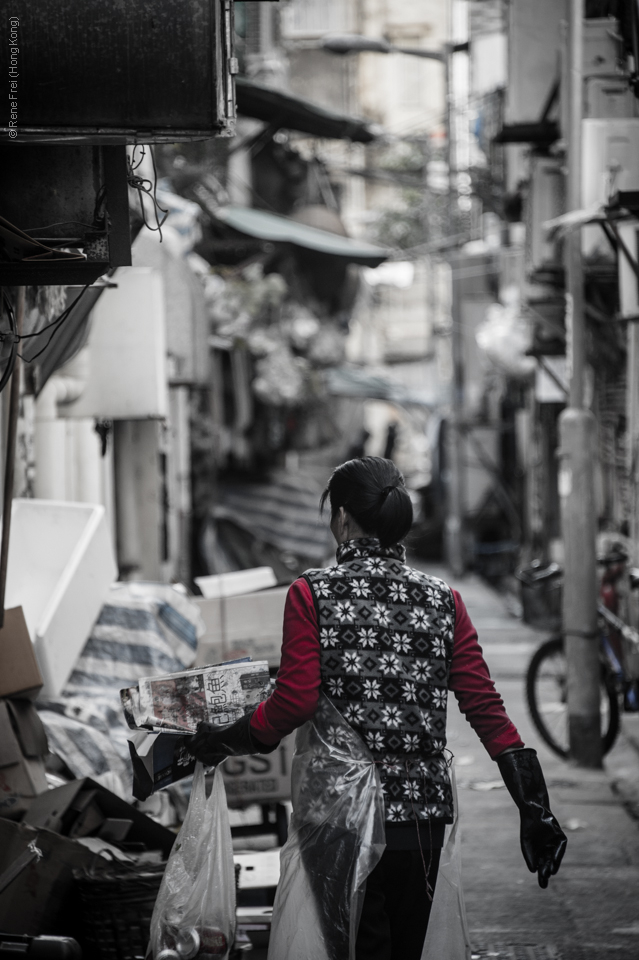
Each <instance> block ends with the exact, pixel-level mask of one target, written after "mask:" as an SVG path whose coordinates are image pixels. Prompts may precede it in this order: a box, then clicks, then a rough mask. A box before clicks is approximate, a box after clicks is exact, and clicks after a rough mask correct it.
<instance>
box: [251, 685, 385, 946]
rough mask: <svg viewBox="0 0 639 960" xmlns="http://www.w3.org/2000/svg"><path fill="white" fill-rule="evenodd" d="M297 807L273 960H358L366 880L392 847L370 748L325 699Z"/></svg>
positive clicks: (299, 775)
mask: <svg viewBox="0 0 639 960" xmlns="http://www.w3.org/2000/svg"><path fill="white" fill-rule="evenodd" d="M292 800H293V816H292V818H291V823H290V827H289V838H288V841H287V843H286V845H285V846H284V847H283V849H282V853H281V874H280V882H279V885H278V888H277V894H276V897H275V904H274V906H273V925H272V929H271V939H270V943H269V951H268V957H269V960H346V958H349V960H354V957H355V939H356V934H357V927H358V924H359V918H360V915H361V910H362V903H363V898H364V891H365V884H366V878H367V877H368V875H369V874H370V873H371V871H372V870H373V868H374V867H375V866H376V864H377V863H378V862H379V859H380V857H381V855H382V853H383V851H384V847H385V836H384V805H383V799H382V790H381V784H380V780H379V774H378V772H377V768H376V767H375V764H374V762H373V759H372V757H371V755H370V753H369V751H368V749H367V747H366V746H365V744H364V743H363V741H362V740H361V739H360V737H359V736H358V735H357V734H356V733H355V731H354V730H353V728H352V727H351V726H350V725H349V724H348V723H347V722H346V721H345V720H344V718H343V717H342V716H341V714H340V713H339V711H338V710H337V709H336V708H335V707H334V706H333V704H332V703H331V702H330V701H329V700H328V699H327V698H326V697H325V696H323V695H322V696H321V697H320V702H319V706H318V708H317V711H316V714H315V716H314V717H313V719H312V720H309V721H308V722H307V723H305V724H304V726H303V727H301V728H300V729H299V730H298V732H297V740H296V744H295V756H294V758H293V768H292Z"/></svg>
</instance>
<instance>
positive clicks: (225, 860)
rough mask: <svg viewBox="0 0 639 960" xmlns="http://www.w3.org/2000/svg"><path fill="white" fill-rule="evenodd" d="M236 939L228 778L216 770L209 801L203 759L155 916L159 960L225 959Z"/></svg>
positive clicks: (153, 926) (154, 935)
mask: <svg viewBox="0 0 639 960" xmlns="http://www.w3.org/2000/svg"><path fill="white" fill-rule="evenodd" d="M234 938H235V867H234V865H233V845H232V841H231V828H230V826H229V817H228V809H227V806H226V793H225V791H224V780H223V777H222V770H221V768H220V767H218V768H217V770H216V771H215V776H214V778H213V788H212V790H211V796H210V797H209V798H208V800H207V799H206V788H205V783H204V768H203V767H202V764H201V763H198V764H197V766H196V768H195V775H194V777H193V789H192V791H191V799H190V801H189V807H188V810H187V812H186V817H185V818H184V823H183V824H182V829H181V830H180V833H179V835H178V838H177V840H176V842H175V846H174V847H173V850H172V852H171V856H170V857H169V862H168V863H167V866H166V870H165V872H164V877H163V879H162V885H161V887H160V892H159V893H158V898H157V900H156V902H155V908H154V910H153V918H152V920H151V943H150V950H149V951H148V954H150V956H151V957H153V958H154V960H196V958H198V957H201V958H204V957H206V958H207V960H208V958H209V957H219V960H226V958H228V956H229V952H230V949H231V947H232V946H233V940H234Z"/></svg>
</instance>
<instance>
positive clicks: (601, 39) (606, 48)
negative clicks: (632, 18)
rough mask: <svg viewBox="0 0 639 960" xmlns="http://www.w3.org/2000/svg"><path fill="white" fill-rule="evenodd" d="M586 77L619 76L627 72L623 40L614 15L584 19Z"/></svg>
mask: <svg viewBox="0 0 639 960" xmlns="http://www.w3.org/2000/svg"><path fill="white" fill-rule="evenodd" d="M583 51H584V62H583V75H584V77H602V76H603V77H605V76H608V77H610V76H614V75H615V74H616V75H617V76H619V75H620V74H623V73H625V62H624V60H625V58H624V55H623V40H622V39H621V28H620V26H619V21H618V20H615V19H614V17H596V18H593V19H587V20H584V46H583Z"/></svg>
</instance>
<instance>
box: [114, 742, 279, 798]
mask: <svg viewBox="0 0 639 960" xmlns="http://www.w3.org/2000/svg"><path fill="white" fill-rule="evenodd" d="M294 749H295V735H294V734H291V735H290V736H289V737H286V738H285V739H284V740H283V741H282V742H281V744H280V745H279V747H278V749H277V750H276V751H275V752H274V753H269V754H255V755H254V756H251V757H227V759H226V760H225V761H224V763H223V765H222V773H223V775H224V785H225V787H226V799H227V801H228V804H229V806H230V807H244V806H247V805H248V804H250V803H276V802H279V801H281V800H290V798H291V763H292V760H293V751H294ZM129 750H130V752H131V763H132V764H133V796H134V797H135V798H136V799H137V800H146V799H147V797H150V796H151V794H152V793H155V792H156V790H161V789H162V787H168V786H169V784H171V783H177V781H178V780H182V779H183V778H184V777H189V776H190V775H191V774H192V773H193V772H194V770H195V759H194V757H192V756H191V754H190V753H189V752H188V751H187V749H186V747H185V745H184V737H176V736H175V735H174V734H171V733H155V734H144V733H138V734H136V735H135V736H134V737H132V739H131V740H129Z"/></svg>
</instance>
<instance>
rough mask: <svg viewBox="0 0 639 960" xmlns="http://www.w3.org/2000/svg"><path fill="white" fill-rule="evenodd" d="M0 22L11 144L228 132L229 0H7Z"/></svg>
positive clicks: (231, 108) (0, 127)
mask: <svg viewBox="0 0 639 960" xmlns="http://www.w3.org/2000/svg"><path fill="white" fill-rule="evenodd" d="M3 23H4V34H3V42H2V46H1V49H0V67H1V69H2V76H3V78H4V81H3V82H4V83H5V84H6V83H9V88H7V87H6V86H5V88H4V89H5V90H7V89H9V92H10V93H12V94H13V95H14V97H13V100H12V101H10V100H9V98H8V97H7V96H6V95H5V101H4V104H3V107H2V113H1V114H0V132H2V133H3V134H4V136H5V137H9V138H11V140H12V141H13V142H14V143H15V142H19V141H20V140H25V141H32V142H33V141H34V140H36V141H39V142H55V141H64V140H69V139H73V141H74V142H75V143H77V142H78V140H84V141H87V142H91V143H118V144H126V143H160V142H168V143H175V142H177V141H188V140H203V139H208V138H210V137H214V136H219V135H230V134H231V133H232V132H233V125H234V119H235V100H234V83H233V74H234V73H237V61H236V60H235V58H234V57H233V48H232V45H233V3H232V0H125V2H123V0H38V2H37V3H34V2H33V0H12V2H11V5H10V9H9V8H7V10H6V16H5V18H4V21H3ZM10 102H11V103H12V104H13V105H14V106H15V110H14V111H13V112H11V111H10V109H9V104H10ZM12 124H13V125H12Z"/></svg>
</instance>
